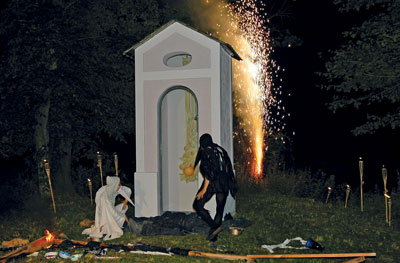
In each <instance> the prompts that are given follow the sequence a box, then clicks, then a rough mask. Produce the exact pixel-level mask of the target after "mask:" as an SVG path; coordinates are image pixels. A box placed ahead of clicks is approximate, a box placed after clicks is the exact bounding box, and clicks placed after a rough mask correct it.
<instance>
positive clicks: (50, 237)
mask: <svg viewBox="0 0 400 263" xmlns="http://www.w3.org/2000/svg"><path fill="white" fill-rule="evenodd" d="M44 234H45V240H46V242H50V241H52V240H53V239H54V235H53V234H51V233H50V231H49V230H47V229H46V230H45V231H44Z"/></svg>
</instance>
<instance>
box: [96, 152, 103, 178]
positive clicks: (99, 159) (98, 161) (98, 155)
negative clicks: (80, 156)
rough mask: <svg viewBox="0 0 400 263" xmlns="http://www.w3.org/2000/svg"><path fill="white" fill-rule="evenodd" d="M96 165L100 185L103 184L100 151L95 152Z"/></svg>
mask: <svg viewBox="0 0 400 263" xmlns="http://www.w3.org/2000/svg"><path fill="white" fill-rule="evenodd" d="M97 167H99V169H100V181H101V186H103V185H104V184H103V168H102V165H101V155H100V152H97Z"/></svg>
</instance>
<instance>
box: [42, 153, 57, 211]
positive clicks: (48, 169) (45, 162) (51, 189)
mask: <svg viewBox="0 0 400 263" xmlns="http://www.w3.org/2000/svg"><path fill="white" fill-rule="evenodd" d="M43 161H44V167H45V170H46V174H47V178H48V179H49V186H50V193H51V200H53V209H54V213H56V203H55V202H54V194H53V187H52V186H51V179H50V167H49V163H48V162H47V161H46V160H43Z"/></svg>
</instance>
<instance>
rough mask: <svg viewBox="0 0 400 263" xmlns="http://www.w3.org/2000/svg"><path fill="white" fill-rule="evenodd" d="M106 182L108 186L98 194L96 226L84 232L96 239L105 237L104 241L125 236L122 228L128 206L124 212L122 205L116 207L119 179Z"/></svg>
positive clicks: (110, 179)
mask: <svg viewBox="0 0 400 263" xmlns="http://www.w3.org/2000/svg"><path fill="white" fill-rule="evenodd" d="M106 182H107V184H106V185H105V186H102V187H101V188H100V189H99V190H98V191H97V193H96V198H95V201H96V214H95V225H94V226H92V227H91V228H87V229H85V230H83V232H82V234H86V235H89V236H90V237H95V238H102V237H103V236H104V235H105V237H104V240H111V239H115V238H119V237H121V236H122V235H123V231H122V229H121V228H122V225H123V224H124V222H125V219H126V216H125V213H126V211H127V210H128V206H126V207H125V209H124V210H122V206H123V204H122V203H121V204H119V205H117V206H115V198H116V197H117V195H118V188H119V185H120V179H119V177H116V176H107V179H106ZM121 187H126V186H121ZM126 188H127V189H124V190H125V191H127V192H129V194H130V193H131V192H132V191H131V190H130V189H129V188H128V187H126Z"/></svg>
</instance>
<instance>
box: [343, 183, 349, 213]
mask: <svg viewBox="0 0 400 263" xmlns="http://www.w3.org/2000/svg"><path fill="white" fill-rule="evenodd" d="M349 195H350V185H347V186H346V201H345V202H344V208H347V201H348V200H349Z"/></svg>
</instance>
